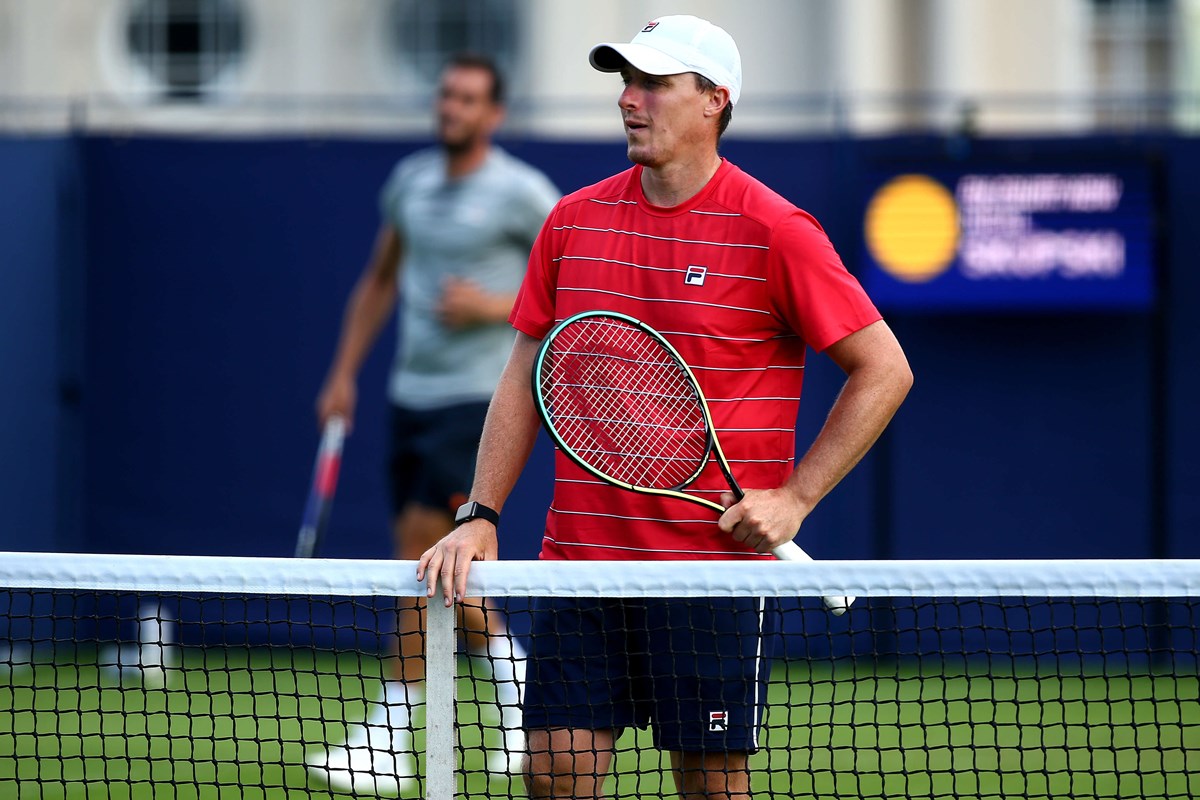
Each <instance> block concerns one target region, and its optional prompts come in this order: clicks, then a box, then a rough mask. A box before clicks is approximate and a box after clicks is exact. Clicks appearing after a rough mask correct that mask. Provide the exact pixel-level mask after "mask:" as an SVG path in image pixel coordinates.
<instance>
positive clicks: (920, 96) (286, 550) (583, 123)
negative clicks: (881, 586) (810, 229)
mask: <svg viewBox="0 0 1200 800" xmlns="http://www.w3.org/2000/svg"><path fill="white" fill-rule="evenodd" d="M667 13H694V14H697V15H700V16H704V17H707V18H708V19H711V20H712V21H714V22H716V23H717V24H719V25H721V26H723V27H725V28H726V29H727V30H729V31H730V33H732V34H733V36H734V38H735V39H736V40H737V42H738V44H739V46H740V49H741V51H742V55H743V62H744V74H745V88H744V91H743V99H742V102H741V103H740V104H739V105H738V107H737V109H736V113H735V114H734V120H733V124H732V125H731V127H730V129H729V132H728V134H727V135H726V139H725V141H724V143H723V146H722V151H723V153H724V155H726V156H727V157H728V158H729V159H730V160H732V161H734V162H735V163H737V164H738V165H739V166H741V167H742V168H743V169H746V170H747V171H749V172H750V173H751V174H753V175H756V176H757V177H759V178H760V179H762V180H764V181H765V182H766V183H768V184H769V185H770V186H772V188H774V189H776V190H777V191H779V192H780V193H782V194H784V195H785V196H786V197H788V198H789V199H790V200H792V201H793V202H795V203H796V204H798V205H799V206H801V207H802V208H805V209H806V210H808V211H810V212H811V213H813V214H814V215H815V216H816V217H817V218H818V219H819V220H820V221H821V222H822V224H823V225H824V226H825V228H826V230H827V231H828V232H829V234H830V236H831V238H832V240H833V242H834V244H835V245H836V247H837V248H838V250H839V252H840V253H841V255H842V257H843V259H844V260H845V262H846V264H847V266H848V267H849V268H850V269H851V271H852V272H854V273H855V274H856V275H858V276H859V277H860V279H862V280H863V282H864V283H865V284H866V285H867V286H868V289H869V290H870V291H871V293H872V295H873V296H874V297H875V298H876V300H877V302H878V303H879V305H880V307H881V308H882V310H883V311H884V313H885V316H886V317H887V319H888V321H889V323H890V324H891V325H892V327H893V328H894V329H895V330H896V332H897V335H898V336H899V338H900V340H901V343H902V344H903V345H904V346H905V348H906V351H907V353H908V355H909V359H910V361H911V362H912V365H913V368H914V372H915V375H916V385H915V388H914V390H913V392H912V394H911V395H910V398H909V400H908V402H907V403H906V405H905V406H904V407H903V408H902V409H901V411H900V413H899V415H898V417H897V418H896V420H895V422H894V423H893V426H892V428H891V429H890V431H889V432H888V433H887V434H886V436H885V438H884V440H882V441H881V442H880V444H879V445H878V446H877V448H876V449H875V450H874V451H873V452H872V454H871V455H870V456H869V457H868V458H867V460H866V461H864V462H863V463H862V464H861V465H860V466H859V467H858V468H857V469H856V470H855V472H854V473H852V475H851V476H850V477H849V478H848V479H847V480H846V481H845V482H844V483H843V484H842V486H840V487H839V488H838V489H837V490H836V491H835V492H834V493H833V494H832V495H831V496H830V497H829V498H827V499H826V501H825V502H824V504H823V505H822V506H821V507H820V508H819V509H818V511H817V512H816V514H814V516H813V517H812V518H811V519H810V521H809V522H808V523H806V526H805V529H804V531H803V532H802V533H801V537H800V541H801V542H802V543H803V545H804V547H805V548H806V549H808V550H809V551H810V552H812V553H813V554H814V555H816V556H818V557H823V558H976V557H1009V558H1026V557H1064V558H1087V557H1097V556H1105V557H1110V556H1124V557H1167V556H1170V557H1194V556H1197V555H1200V545H1198V544H1197V540H1196V537H1195V535H1194V533H1189V531H1192V532H1194V531H1196V530H1197V529H1198V525H1197V523H1200V492H1197V491H1195V490H1194V488H1193V487H1194V486H1195V485H1197V481H1198V480H1200V475H1198V474H1197V473H1198V472H1200V468H1197V466H1196V465H1195V464H1194V459H1192V458H1191V456H1190V453H1191V452H1192V450H1195V449H1197V447H1198V446H1200V423H1198V422H1197V420H1196V416H1195V414H1194V413H1193V412H1192V411H1191V408H1192V403H1193V402H1194V398H1195V396H1196V394H1197V393H1198V392H1200V371H1198V370H1197V369H1196V368H1195V367H1194V365H1193V358H1194V356H1193V353H1195V352H1196V351H1197V346H1198V345H1200V341H1198V340H1200V326H1197V324H1196V322H1195V321H1196V319H1197V315H1198V314H1200V275H1198V274H1197V272H1198V271H1197V270H1196V269H1195V263H1196V255H1195V254H1196V252H1197V251H1198V250H1200V225H1197V224H1196V222H1195V220H1196V219H1197V217H1198V216H1200V141H1197V139H1196V138H1195V132H1196V129H1197V128H1198V127H1200V0H1154V1H1151V0H837V2H834V1H833V0H739V2H736V3H735V2H730V1H729V0H725V1H724V2H720V1H718V0H696V1H694V2H687V3H685V2H645V1H642V0H609V1H608V2H605V3H582V2H567V1H566V0H439V1H438V2H431V1H430V0H336V2H334V0H0V375H2V376H3V387H4V390H3V391H2V392H0V508H2V509H4V512H5V513H4V515H3V518H2V521H0V550H49V551H67V552H118V553H120V552H127V553H167V554H174V553H180V554H182V553H186V554H213V555H271V556H286V555H290V554H291V551H292V547H293V543H294V540H295V534H296V529H297V526H298V524H299V521H300V516H301V511H302V507H303V504H304V500H305V496H306V493H307V489H308V481H309V476H310V472H311V469H312V459H313V456H314V454H315V448H316V443H317V430H316V425H315V420H314V414H313V403H314V398H315V395H316V392H317V390H318V388H319V386H320V383H321V381H322V379H323V377H324V370H325V369H326V367H327V365H328V362H329V359H330V357H331V355H332V348H333V345H334V341H335V336H336V333H337V329H338V325H339V322H340V317H341V312H342V308H343V304H344V301H345V298H346V296H347V293H348V292H349V290H350V287H351V285H352V284H353V282H354V280H355V278H356V277H357V275H358V273H359V271H360V270H361V268H362V266H363V264H364V263H365V260H366V258H367V256H368V253H369V249H370V246H371V239H372V236H373V233H374V231H375V229H376V226H377V224H378V210H377V208H378V204H377V193H378V190H379V188H380V187H381V185H382V183H383V180H384V178H385V177H386V175H387V172H388V170H389V169H390V167H391V165H392V164H393V163H394V162H395V160H396V159H398V158H400V157H402V156H404V155H405V154H407V153H409V152H411V151H412V150H414V149H415V148H418V147H421V146H424V145H426V144H428V143H429V142H430V141H431V139H430V134H431V113H430V112H431V106H432V90H433V87H434V84H435V81H436V78H437V75H438V72H439V69H440V67H441V64H442V62H443V60H444V59H445V57H446V56H448V55H449V54H451V53H453V52H456V51H458V50H460V49H464V48H465V49H471V50H480V51H484V52H487V53H489V54H491V55H493V56H495V57H496V58H497V59H498V60H499V61H500V62H501V63H502V64H503V65H504V67H505V69H506V70H507V72H508V77H509V82H510V85H511V101H510V103H509V116H508V122H507V124H506V126H505V129H504V132H503V136H502V137H501V141H502V144H503V146H504V147H506V148H507V149H508V150H510V151H511V152H513V153H514V154H516V155H518V156H519V157H521V158H523V159H525V160H527V161H529V162H531V163H533V164H535V165H537V166H539V167H541V168H542V169H543V170H545V171H546V172H547V174H548V175H549V176H550V177H551V178H552V179H553V180H554V181H555V182H556V184H557V185H558V186H559V188H560V189H561V190H562V191H564V192H568V191H572V190H573V189H575V188H578V187H579V186H582V185H584V184H587V183H591V182H593V181H596V180H599V179H601V178H603V177H605V176H607V175H609V174H611V173H613V172H616V171H619V170H621V169H624V168H625V166H626V165H627V162H626V159H625V156H624V147H623V141H622V132H621V127H620V121H619V116H618V113H617V109H616V107H615V105H616V98H617V94H618V91H619V85H620V84H619V79H618V78H616V77H614V76H611V75H603V74H600V73H597V72H595V71H593V70H592V69H591V68H590V67H589V66H588V63H587V52H588V49H589V48H590V47H591V46H592V45H593V44H595V43H596V42H599V41H627V40H628V39H629V38H630V37H632V35H633V34H634V33H636V32H637V31H638V30H639V29H640V28H641V26H642V25H643V24H644V23H645V22H646V21H647V20H648V19H650V18H652V17H654V16H657V15H660V14H667ZM393 340H394V333H393V332H390V331H389V332H385V334H384V335H383V337H382V338H381V340H380V342H381V345H380V346H379V347H377V349H376V351H375V353H374V355H373V357H372V359H371V361H370V362H369V363H368V365H367V367H366V369H365V370H364V372H363V375H362V380H361V383H360V387H359V388H360V397H361V401H360V402H361V408H360V412H359V419H358V423H357V428H356V430H355V432H354V434H353V436H352V437H351V438H350V440H349V441H348V443H347V448H346V455H345V463H344V465H343V473H342V480H341V484H340V486H339V491H338V496H337V498H336V500H335V503H334V509H333V516H332V523H331V529H330V534H329V536H328V539H327V541H326V548H325V552H324V554H325V555H330V556H346V557H351V556H353V557H383V556H386V555H387V554H388V552H389V550H390V546H389V533H388V508H387V499H386V493H385V489H384V483H383V474H382V473H383V469H382V465H383V460H384V455H385V445H384V432H385V399H384V381H385V374H386V370H387V366H388V362H389V359H390V357H391V352H392V347H393ZM810 365H811V366H810V369H809V372H808V378H807V383H806V387H805V400H804V402H803V404H802V412H801V420H800V429H799V433H798V442H799V447H800V449H801V450H803V448H804V447H805V446H806V443H807V442H808V441H810V440H811V439H812V436H813V435H814V433H815V431H816V429H817V427H818V426H819V425H820V423H821V420H822V418H823V416H824V413H825V412H826V410H827V409H828V407H829V404H830V402H831V401H832V398H833V396H834V395H835V394H836V392H837V390H838V388H839V387H840V379H841V376H840V373H839V372H838V371H837V370H836V368H834V367H832V366H831V365H830V364H829V363H828V361H827V359H824V358H822V357H820V356H814V357H813V358H812V359H811V360H810ZM549 476H550V449H549V445H548V443H547V442H546V441H544V440H543V441H542V442H540V443H539V447H538V449H537V451H536V452H535V456H534V459H533V461H532V462H531V464H530V467H529V469H528V470H527V471H526V474H525V475H524V477H523V478H522V481H521V483H520V485H519V486H518V489H517V492H516V494H515V495H514V497H513V498H512V500H510V503H509V505H508V507H507V508H506V514H505V521H504V527H503V529H502V532H501V555H502V556H503V557H506V558H530V557H533V556H534V555H535V554H536V552H537V549H538V547H539V544H540V536H541V522H542V518H543V516H544V513H545V507H546V504H547V502H548V500H549V492H550V477H549Z"/></svg>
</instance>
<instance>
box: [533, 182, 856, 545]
mask: <svg viewBox="0 0 1200 800" xmlns="http://www.w3.org/2000/svg"><path fill="white" fill-rule="evenodd" d="M641 174H642V167H641V166H635V167H633V168H631V169H629V170H626V171H625V172H623V173H620V174H619V175H615V176H613V177H611V178H609V179H607V180H605V181H602V182H600V183H598V184H595V185H593V186H590V187H587V188H585V189H581V190H580V191H578V192H575V193H574V194H571V195H568V196H567V197H565V198H563V199H562V200H561V201H560V202H559V203H558V205H557V206H556V207H555V208H554V210H553V211H552V212H551V213H550V216H549V217H548V218H547V220H546V223H545V225H544V226H543V228H542V231H541V234H540V235H539V237H538V240H537V242H536V243H535V245H534V248H533V251H532V253H531V255H530V260H529V267H528V270H527V272H526V275H525V280H524V283H523V284H522V286H521V291H520V293H519V295H518V297H517V301H516V305H515V306H514V308H513V312H512V315H511V316H510V318H509V320H510V322H511V323H512V324H513V326H514V327H516V328H517V329H518V330H520V331H522V332H523V333H526V334H528V335H530V336H532V337H534V338H537V339H541V338H543V337H544V336H545V335H546V334H547V333H548V332H549V330H550V329H551V328H552V327H553V326H554V324H555V323H556V322H559V321H561V320H563V319H566V318H567V317H569V316H571V315H573V314H577V313H579V312H583V311H593V310H605V311H616V312H619V313H622V314H628V315H630V316H632V317H636V318H638V319H640V320H642V321H644V322H646V323H647V324H649V325H650V326H651V327H653V328H656V329H657V330H658V331H659V332H660V333H662V334H663V335H664V336H665V337H666V338H667V340H668V341H670V342H671V344H672V345H674V347H675V348H676V349H677V350H678V351H679V353H680V355H682V356H683V358H684V360H685V361H686V362H687V363H688V364H689V366H691V368H692V370H693V372H695V374H696V377H697V379H698V380H699V382H700V386H701V389H702V390H703V392H704V394H705V396H706V397H707V399H708V402H709V407H710V410H711V412H712V416H713V424H714V426H715V427H716V429H717V437H718V439H720V441H721V447H722V449H723V450H724V452H725V455H726V456H727V457H728V459H729V462H730V466H731V467H732V470H733V473H734V476H735V477H736V478H737V480H738V483H739V484H740V485H741V486H742V487H743V488H745V489H767V488H775V487H778V486H779V485H781V484H782V483H783V481H784V480H785V479H786V477H787V476H788V474H789V473H790V472H791V470H792V468H793V459H794V456H795V446H796V442H795V425H796V415H797V412H798V410H799V403H800V388H801V384H802V382H803V377H804V355H805V348H806V347H812V348H813V349H814V350H817V351H820V350H823V349H825V348H826V347H828V346H829V345H831V344H833V343H834V342H837V341H838V340H840V339H842V338H843V337H845V336H847V335H849V334H851V333H854V332H855V331H857V330H860V329H861V328H864V327H866V326H867V325H870V324H871V323H873V322H875V321H877V320H879V319H880V316H879V312H878V311H876V310H875V307H874V306H873V305H872V303H871V301H870V300H869V299H868V298H867V296H866V294H865V293H864V292H863V290H862V287H861V286H860V285H859V283H858V281H857V280H855V279H854V277H853V276H851V275H850V273H849V272H847V271H846V268H845V267H844V266H843V265H842V262H841V259H840V258H839V257H838V255H837V253H836V252H835V251H834V249H833V245H832V244H830V242H829V238H828V237H827V236H826V235H825V232H824V231H823V230H822V229H821V227H820V225H818V224H817V222H816V220H814V219H813V218H812V217H811V216H809V215H808V214H806V213H805V212H803V211H801V210H799V209H797V208H796V207H795V206H794V205H792V204H791V203H789V202H788V201H787V200H785V199H784V198H782V197H780V196H779V195H778V194H776V193H775V192H773V191H771V190H770V189H768V188H767V187H766V186H764V185H763V184H761V183H760V182H758V181H757V180H755V179H754V178H752V177H750V176H749V175H747V174H746V173H744V172H742V171H741V170H740V169H738V168H737V167H736V166H734V165H733V164H731V163H729V162H728V161H722V163H721V167H720V168H719V169H718V171H717V173H716V175H714V176H713V178H712V180H710V181H709V182H708V184H707V185H706V186H705V187H704V189H703V190H701V191H700V192H699V193H698V194H697V195H696V196H695V197H693V198H691V199H690V200H688V201H687V202H686V203H684V204H682V205H679V206H674V207H671V208H662V207H658V206H653V205H650V204H649V203H648V202H647V201H646V199H645V197H644V195H643V194H642V190H641V183H640V181H641ZM555 458H556V460H555V485H554V499H553V501H552V503H551V506H550V511H549V514H548V515H547V519H546V531H545V537H544V539H543V542H542V552H541V557H542V558H545V559H709V558H712V559H719V558H746V557H752V558H753V557H760V556H758V554H756V553H754V552H753V550H752V549H750V548H747V547H745V546H744V545H741V544H739V543H737V542H735V541H733V539H732V538H731V537H730V536H729V535H728V534H725V533H723V532H722V531H721V530H720V529H719V528H718V527H717V515H716V514H715V513H714V512H712V511H709V510H708V509H706V508H704V507H702V506H698V505H695V504H694V503H688V502H685V501H682V500H679V499H675V498H664V497H651V496H644V495H640V494H635V493H633V492H630V491H627V490H624V489H619V488H616V487H612V486H609V485H607V484H605V483H603V482H602V481H600V480H599V479H597V478H594V477H592V476H590V475H589V474H588V473H586V472H584V471H583V470H582V469H580V468H579V467H578V466H577V465H575V464H574V463H572V462H571V461H570V460H569V459H567V458H566V457H565V456H563V455H562V454H561V453H557V454H556V457H555ZM688 491H689V492H694V493H698V494H700V495H701V496H704V497H707V498H709V499H712V500H714V501H719V499H720V494H721V492H723V491H727V486H726V483H725V480H724V478H723V477H722V476H721V474H720V471H719V469H718V468H717V466H716V465H715V464H709V465H708V467H707V468H706V469H705V471H704V472H703V473H702V474H701V475H700V477H699V478H698V479H697V480H696V481H695V483H693V484H692V485H691V487H690V488H689V489H688Z"/></svg>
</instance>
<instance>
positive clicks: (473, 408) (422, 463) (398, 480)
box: [388, 403, 488, 514]
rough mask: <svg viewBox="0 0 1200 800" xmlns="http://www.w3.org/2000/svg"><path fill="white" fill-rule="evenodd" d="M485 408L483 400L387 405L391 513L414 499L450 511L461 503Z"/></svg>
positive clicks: (471, 475) (468, 484)
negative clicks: (389, 413) (431, 405)
mask: <svg viewBox="0 0 1200 800" xmlns="http://www.w3.org/2000/svg"><path fill="white" fill-rule="evenodd" d="M487 409H488V404H487V403H461V404H459V405H454V406H447V407H446V408H431V409H421V410H417V409H411V408H404V407H402V406H397V405H393V406H392V419H391V423H392V425H391V427H392V431H391V432H392V446H391V452H390V454H389V457H388V477H389V483H390V487H391V498H392V511H393V512H395V513H397V514H398V513H400V511H402V510H403V509H404V507H405V506H406V505H408V504H409V503H419V504H420V505H423V506H428V507H430V508H440V509H445V510H447V511H449V512H450V513H451V514H453V513H454V511H455V510H456V509H457V508H458V506H459V505H461V504H462V503H465V502H466V500H467V494H468V493H469V492H470V491H471V482H472V481H473V480H474V477H475V456H476V454H477V453H478V451H479V437H480V434H482V433H483V419H484V417H485V416H487Z"/></svg>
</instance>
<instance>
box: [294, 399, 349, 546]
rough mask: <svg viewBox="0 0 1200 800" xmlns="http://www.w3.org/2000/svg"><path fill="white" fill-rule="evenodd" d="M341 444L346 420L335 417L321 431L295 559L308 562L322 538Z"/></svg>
mask: <svg viewBox="0 0 1200 800" xmlns="http://www.w3.org/2000/svg"><path fill="white" fill-rule="evenodd" d="M345 440H346V420H345V419H343V418H342V417H340V416H337V415H335V416H332V417H330V418H329V419H327V420H326V421H325V426H324V427H323V428H322V429H321V443H320V444H319V445H318V446H317V458H316V462H315V463H314V464H313V472H312V480H311V482H310V485H309V490H308V499H307V500H306V501H305V503H304V517H303V519H302V520H301V522H300V531H299V533H297V534H296V550H295V553H294V557H295V558H312V557H313V556H314V555H316V553H317V550H318V548H320V546H321V542H322V541H323V540H324V538H325V529H326V528H327V527H328V526H329V515H330V511H331V510H332V509H333V495H334V493H335V492H336V490H337V480H338V473H339V472H340V471H341V461H342V447H343V445H344V443H345Z"/></svg>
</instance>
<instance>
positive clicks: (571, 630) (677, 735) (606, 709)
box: [524, 597, 780, 752]
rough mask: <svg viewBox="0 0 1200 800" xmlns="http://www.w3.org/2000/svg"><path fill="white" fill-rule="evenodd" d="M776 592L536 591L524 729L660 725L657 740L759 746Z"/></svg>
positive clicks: (710, 746) (687, 745)
mask: <svg viewBox="0 0 1200 800" xmlns="http://www.w3.org/2000/svg"><path fill="white" fill-rule="evenodd" d="M779 618H780V610H779V604H778V601H777V600H776V599H775V598H750V597H739V598H726V597H711V598H688V599H679V598H651V599H636V600H633V599H607V598H537V599H536V600H534V604H533V609H532V630H531V631H530V634H531V635H530V646H529V660H528V662H527V664H528V675H527V683H526V686H525V703H524V715H525V727H526V728H527V729H530V730H534V729H548V728H584V729H588V730H604V729H617V730H620V729H622V728H626V727H629V726H631V725H633V726H637V727H645V726H646V725H647V724H648V723H652V724H653V729H654V743H655V746H656V747H658V748H660V749H665V750H679V751H706V750H714V751H747V752H754V751H755V750H757V749H758V729H759V726H760V724H761V722H762V713H763V709H764V707H765V704H766V690H767V679H768V677H769V674H770V663H771V657H772V655H773V651H774V645H775V641H776V638H777V633H778V631H779Z"/></svg>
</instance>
